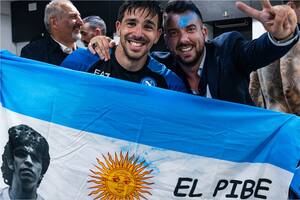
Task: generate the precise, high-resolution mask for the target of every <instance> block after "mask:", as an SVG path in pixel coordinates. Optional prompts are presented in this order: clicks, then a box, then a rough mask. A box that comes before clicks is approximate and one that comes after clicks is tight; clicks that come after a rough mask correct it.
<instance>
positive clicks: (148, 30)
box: [88, 1, 186, 91]
mask: <svg viewBox="0 0 300 200" xmlns="http://www.w3.org/2000/svg"><path fill="white" fill-rule="evenodd" d="M161 22H162V13H161V10H160V7H159V3H158V2H156V1H126V2H125V3H123V4H122V5H121V7H120V9H119V13H118V20H117V22H116V30H117V33H118V35H119V36H120V44H119V45H118V46H117V47H116V48H114V49H113V50H112V51H111V59H110V60H108V61H104V60H100V61H98V62H96V63H95V64H94V65H93V66H92V67H90V68H89V69H88V72H90V73H94V74H98V75H102V76H107V77H113V78H118V79H122V80H127V81H132V82H136V83H141V84H144V85H148V86H156V87H160V88H166V89H173V90H178V91H185V90H186V88H185V86H184V84H183V82H182V81H181V80H180V78H178V77H177V76H176V75H175V74H174V73H173V72H171V71H170V70H168V69H167V68H166V67H165V66H164V65H163V64H161V63H159V62H158V61H156V60H155V59H153V58H152V57H150V56H149V55H148V53H149V51H150V49H151V47H152V46H153V44H155V43H157V42H158V40H159V37H160V35H161V32H162V30H161ZM95 48H97V47H95Z"/></svg>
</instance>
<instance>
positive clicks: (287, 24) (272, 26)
mask: <svg viewBox="0 0 300 200" xmlns="http://www.w3.org/2000/svg"><path fill="white" fill-rule="evenodd" d="M261 5H262V10H261V11H259V10H256V9H254V8H252V7H250V6H248V5H247V4H245V3H243V2H240V1H238V2H236V6H237V8H238V9H240V10H241V11H242V12H244V13H245V14H246V15H248V16H249V17H252V18H254V19H256V20H258V21H260V22H261V23H262V24H263V26H264V27H265V29H266V31H268V32H269V33H270V34H271V35H272V36H273V37H274V38H275V39H277V40H284V39H287V38H289V37H290V36H291V35H292V34H293V33H294V31H295V28H296V26H297V17H296V14H295V11H294V10H293V9H292V8H291V7H289V6H287V5H277V6H272V5H271V4H270V1H269V0H261Z"/></svg>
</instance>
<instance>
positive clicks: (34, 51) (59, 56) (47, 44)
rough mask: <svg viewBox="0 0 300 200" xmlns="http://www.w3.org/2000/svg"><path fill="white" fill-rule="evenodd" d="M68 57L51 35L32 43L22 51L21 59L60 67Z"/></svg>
mask: <svg viewBox="0 0 300 200" xmlns="http://www.w3.org/2000/svg"><path fill="white" fill-rule="evenodd" d="M67 55H68V54H66V53H64V52H63V51H62V50H61V48H60V46H59V44H58V43H57V42H55V41H54V40H53V39H52V38H51V37H50V36H49V35H46V36H44V37H43V38H41V39H39V40H36V41H33V42H30V43H29V44H27V45H26V46H25V47H23V48H22V50H21V57H24V58H29V59H33V60H39V61H42V62H47V63H50V64H54V65H60V63H61V62H62V61H63V60H64V59H65V57H67Z"/></svg>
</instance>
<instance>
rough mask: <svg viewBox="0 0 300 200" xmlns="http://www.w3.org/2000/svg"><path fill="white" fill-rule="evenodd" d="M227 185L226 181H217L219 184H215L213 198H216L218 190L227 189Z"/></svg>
mask: <svg viewBox="0 0 300 200" xmlns="http://www.w3.org/2000/svg"><path fill="white" fill-rule="evenodd" d="M222 184H223V185H222ZM227 185H228V181H227V180H225V179H221V180H219V182H218V184H217V187H216V188H215V191H214V194H213V197H215V196H217V193H218V191H219V190H224V189H225V188H226V187H227Z"/></svg>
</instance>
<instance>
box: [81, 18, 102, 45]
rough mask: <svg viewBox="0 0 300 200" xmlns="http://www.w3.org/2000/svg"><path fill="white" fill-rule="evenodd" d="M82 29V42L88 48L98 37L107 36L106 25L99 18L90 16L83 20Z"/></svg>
mask: <svg viewBox="0 0 300 200" xmlns="http://www.w3.org/2000/svg"><path fill="white" fill-rule="evenodd" d="M82 21H83V25H82V26H81V28H80V33H81V42H82V43H83V44H84V46H86V47H87V46H88V44H89V43H90V40H91V39H92V38H93V37H95V36H97V35H106V24H105V22H104V20H103V19H101V17H99V16H88V17H85V18H84V19H83V20H82Z"/></svg>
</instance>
